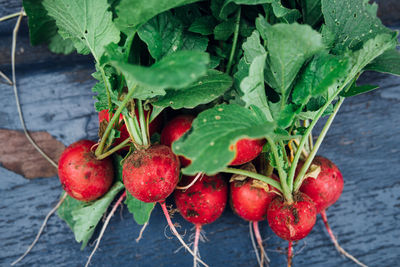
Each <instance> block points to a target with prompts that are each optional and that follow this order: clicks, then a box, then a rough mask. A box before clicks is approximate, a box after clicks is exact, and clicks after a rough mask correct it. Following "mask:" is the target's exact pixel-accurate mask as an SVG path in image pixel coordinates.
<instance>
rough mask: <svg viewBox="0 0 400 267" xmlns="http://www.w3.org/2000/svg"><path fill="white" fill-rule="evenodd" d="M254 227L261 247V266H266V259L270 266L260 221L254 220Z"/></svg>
mask: <svg viewBox="0 0 400 267" xmlns="http://www.w3.org/2000/svg"><path fill="white" fill-rule="evenodd" d="M253 229H254V235H255V236H256V240H257V244H258V246H259V248H260V259H261V261H260V266H264V260H265V265H267V266H268V263H269V262H270V260H269V258H268V255H267V253H266V252H265V250H264V245H263V240H262V238H261V234H260V230H259V228H258V222H253Z"/></svg>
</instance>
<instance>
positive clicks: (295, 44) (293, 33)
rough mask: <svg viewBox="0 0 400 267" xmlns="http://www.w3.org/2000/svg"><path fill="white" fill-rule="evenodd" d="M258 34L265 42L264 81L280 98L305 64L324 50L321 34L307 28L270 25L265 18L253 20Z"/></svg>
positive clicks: (291, 25)
mask: <svg viewBox="0 0 400 267" xmlns="http://www.w3.org/2000/svg"><path fill="white" fill-rule="evenodd" d="M256 26H257V29H258V31H259V32H260V34H261V36H262V37H263V39H264V40H266V41H267V52H268V58H267V66H266V72H265V74H266V77H265V78H266V82H267V83H268V84H269V85H270V86H271V87H272V88H274V89H275V90H276V91H277V92H278V93H281V94H282V95H283V99H286V97H287V96H288V94H287V91H288V89H289V87H290V85H291V84H292V82H293V81H294V79H295V78H296V76H297V73H298V72H299V70H300V68H301V67H302V65H303V64H304V62H305V61H306V60H307V59H309V58H310V57H312V56H313V55H314V54H316V53H318V52H319V51H321V50H323V49H324V46H323V44H322V38H321V35H320V34H319V33H318V32H316V31H314V30H313V29H312V28H311V27H310V26H308V25H300V24H297V23H294V24H275V25H273V26H271V25H269V24H268V23H267V22H266V21H265V19H264V18H262V17H259V18H257V20H256Z"/></svg>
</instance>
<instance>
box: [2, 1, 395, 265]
mask: <svg viewBox="0 0 400 267" xmlns="http://www.w3.org/2000/svg"><path fill="white" fill-rule="evenodd" d="M388 2H391V3H395V4H396V2H395V1H388ZM397 3H398V1H397ZM19 5H20V3H19V1H5V0H0V16H1V15H2V14H6V13H11V12H13V11H18V6H19ZM8 11H10V12H8ZM395 21H397V22H398V21H399V20H395ZM7 23H8V22H7ZM7 23H6V24H0V40H1V41H0V51H1V52H0V70H2V71H5V72H6V73H7V74H8V75H9V74H10V72H9V61H8V60H7V58H8V56H2V55H1V54H2V52H3V51H6V49H5V48H4V47H5V46H8V45H9V44H7V43H9V42H10V39H9V37H7V38H8V39H7V38H6V39H3V38H2V37H3V36H6V35H7V34H9V33H10V32H11V30H12V23H11V22H10V23H8V24H7ZM3 25H6V26H3ZM20 38H21V39H20V42H18V49H19V48H20V47H24V51H25V52H24V53H23V54H22V55H19V56H18V58H17V62H18V66H17V75H18V84H19V88H20V96H21V103H22V109H23V111H24V116H25V119H26V121H27V125H28V128H29V129H30V130H33V131H47V132H49V133H50V134H51V135H52V136H54V137H56V138H57V139H58V140H60V141H61V142H63V143H64V144H66V145H68V144H70V143H72V142H74V141H76V140H78V139H82V138H91V139H96V135H97V115H96V113H95V112H94V109H93V102H94V101H93V99H92V97H93V94H92V93H91V92H90V88H91V87H92V86H93V84H94V81H93V80H92V79H91V78H90V74H91V73H92V72H93V64H92V61H91V59H90V58H89V57H82V56H68V57H64V56H54V55H52V54H50V53H48V52H47V50H46V48H44V47H35V48H31V47H30V46H29V44H28V38H27V31H26V28H25V29H22V30H21V33H20ZM3 40H5V41H3ZM2 49H3V50H2ZM7 51H8V50H7ZM22 56H23V58H22ZM362 79H363V81H364V82H368V83H377V84H379V85H381V87H382V88H381V89H379V90H378V91H375V92H371V93H368V94H365V95H362V96H357V97H354V98H350V99H348V100H346V101H345V104H344V105H343V107H342V109H341V111H340V113H339V114H338V116H337V119H336V120H335V122H334V124H333V126H332V127H331V130H330V131H329V133H328V135H327V137H326V141H325V142H324V144H323V146H322V148H321V152H320V153H321V154H322V155H325V156H327V157H329V158H330V159H332V160H333V161H334V162H335V163H336V164H337V165H338V166H339V167H340V169H341V171H342V172H343V175H344V179H345V189H344V192H343V195H342V197H341V199H340V200H339V201H338V202H337V204H335V205H334V206H333V207H331V208H330V209H329V210H328V212H327V213H328V217H329V219H330V221H331V226H332V227H333V229H334V231H335V232H336V233H337V234H338V238H339V241H340V242H341V244H342V245H343V246H344V247H345V248H346V249H348V250H349V251H350V252H352V253H353V254H354V255H356V256H359V258H360V259H361V260H362V261H364V262H366V263H368V264H369V265H370V266H396V263H397V264H398V263H399V262H400V240H399V238H398V237H399V236H400V224H399V221H400V216H399V207H400V182H399V179H398V177H399V175H398V174H399V172H400V156H399V151H400V144H399V137H398V136H399V134H400V115H399V108H400V78H398V77H389V76H387V75H379V74H370V73H367V74H366V75H364V77H363V78H362ZM0 92H1V98H0V105H1V106H2V109H1V110H0V128H7V129H13V130H20V129H21V126H20V124H19V121H18V116H17V113H16V108H15V100H14V96H13V94H12V91H11V87H9V86H7V85H5V84H0ZM320 127H321V126H320V125H319V129H320ZM0 145H1V144H0ZM60 192H61V187H60V184H59V182H58V179H56V178H55V179H37V180H34V181H28V180H26V179H24V178H22V177H21V176H20V175H17V174H15V173H12V172H10V171H7V170H6V169H4V168H1V167H0V196H1V200H0V211H1V216H0V244H1V248H2V249H1V250H0V265H1V266H7V265H8V264H9V263H11V262H12V261H13V260H15V259H16V258H17V257H18V256H19V255H20V254H21V253H22V252H23V251H24V250H25V249H26V247H27V246H28V245H29V244H30V242H31V241H32V240H33V238H34V236H35V234H36V231H37V229H38V228H39V226H40V224H41V221H42V220H43V218H44V216H45V214H46V213H47V212H48V211H49V210H50V209H51V208H52V207H53V206H54V205H55V203H56V202H57V199H58V196H59V194H60ZM174 221H176V222H178V223H180V224H181V225H182V228H181V229H182V232H183V231H184V230H187V231H188V232H187V234H186V240H187V239H188V237H189V235H190V233H192V232H191V231H190V228H191V225H190V224H188V223H186V222H184V221H183V219H182V218H181V217H180V216H179V215H176V216H175V217H174ZM165 226H166V223H165V220H164V218H163V216H162V213H161V210H160V209H159V208H158V207H157V208H156V210H155V211H154V213H153V214H152V217H151V222H150V225H149V227H148V228H147V230H146V232H145V233H144V236H143V240H142V241H141V242H140V243H139V244H136V242H135V241H134V239H135V238H136V237H137V234H138V232H139V229H140V227H139V226H137V225H136V224H135V223H134V221H133V220H132V217H131V215H130V214H129V213H128V212H127V210H126V209H124V211H123V212H122V218H121V216H120V213H119V212H118V213H117V214H116V215H115V216H114V217H113V218H112V220H111V224H110V226H109V229H108V230H107V231H106V234H105V236H104V239H103V241H102V243H101V245H100V250H99V251H98V253H97V254H96V255H95V257H94V259H93V264H92V266H113V265H121V266H187V265H191V257H190V256H189V255H188V254H186V253H184V252H183V251H180V252H178V253H174V251H175V250H176V249H177V248H178V247H179V243H178V242H177V241H176V240H169V239H167V238H166V237H165V236H164V228H165ZM204 230H205V231H206V235H207V238H208V239H209V241H208V242H207V243H201V244H200V252H201V255H202V258H203V259H204V260H205V261H206V262H207V263H209V264H210V265H211V266H224V265H225V266H246V265H250V266H256V261H255V256H254V252H253V251H252V247H251V243H250V239H249V236H248V226H247V223H246V222H244V221H242V220H240V219H239V218H237V217H236V216H235V215H233V214H232V212H231V211H230V209H229V208H228V209H227V210H226V211H225V213H224V215H223V217H222V218H221V219H219V220H218V221H217V222H215V223H214V224H212V225H209V226H205V227H204ZM261 231H262V234H263V236H264V237H265V238H270V239H268V241H267V244H268V248H269V249H271V250H274V251H276V250H277V249H279V248H284V247H285V246H286V243H285V242H284V241H282V240H280V239H279V238H277V237H276V236H274V235H273V234H272V232H271V230H270V229H269V227H268V226H267V224H266V223H265V222H264V223H262V224H261ZM167 234H168V235H169V236H171V235H170V234H169V232H168V231H167ZM303 244H306V248H305V249H304V250H303V251H302V252H301V253H300V254H299V255H297V256H296V258H295V259H294V266H328V267H330V266H332V267H333V266H353V264H352V263H351V262H349V261H348V260H346V259H344V258H342V257H340V256H339V255H338V254H337V252H336V251H335V249H334V247H333V246H332V245H331V243H330V241H329V239H328V236H327V235H326V233H325V232H324V227H323V224H322V222H321V221H318V222H317V224H316V226H315V228H314V229H313V231H312V233H311V234H310V236H308V237H307V238H306V239H305V240H304V241H301V242H299V244H298V245H297V246H296V249H299V248H300V247H302V246H303ZM79 248H80V245H79V244H77V243H76V242H75V241H74V237H73V235H72V233H71V231H70V230H69V228H68V227H67V226H66V224H65V223H64V222H63V221H61V220H60V219H59V218H57V217H54V218H52V219H51V220H50V222H49V225H48V226H47V228H46V231H45V234H44V235H43V237H42V238H41V240H40V241H39V243H38V244H37V246H36V247H35V248H34V250H33V251H32V253H31V254H30V255H29V256H28V257H27V258H26V259H25V260H24V261H23V262H22V263H21V266H82V265H84V263H85V262H86V259H87V256H88V255H89V253H90V248H87V249H85V250H84V251H80V249H79ZM269 254H270V257H271V259H272V262H273V263H272V265H271V266H284V265H285V264H286V260H285V255H282V254H280V253H277V252H269Z"/></svg>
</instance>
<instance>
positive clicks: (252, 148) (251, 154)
mask: <svg viewBox="0 0 400 267" xmlns="http://www.w3.org/2000/svg"><path fill="white" fill-rule="evenodd" d="M264 144H265V140H263V139H247V138H244V139H240V140H239V141H237V142H236V144H235V145H234V146H231V147H230V150H232V151H235V158H234V159H233V160H232V161H231V163H230V164H229V165H242V164H245V163H247V162H250V161H252V160H253V159H255V158H256V157H257V156H258V155H259V154H260V153H261V151H262V149H263V146H264Z"/></svg>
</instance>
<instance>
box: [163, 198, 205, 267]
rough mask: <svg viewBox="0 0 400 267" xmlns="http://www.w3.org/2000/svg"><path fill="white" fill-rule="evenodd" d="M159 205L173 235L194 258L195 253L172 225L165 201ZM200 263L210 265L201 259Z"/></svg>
mask: <svg viewBox="0 0 400 267" xmlns="http://www.w3.org/2000/svg"><path fill="white" fill-rule="evenodd" d="M159 203H160V206H161V208H162V210H163V212H164V216H165V219H167V222H168V226H169V228H170V229H171V231H172V233H173V234H174V235H175V236H176V238H178V240H179V242H181V244H182V246H183V247H184V248H185V249H186V250H187V251H189V253H190V254H192V256H193V257H195V254H194V252H193V251H192V250H191V249H190V248H189V246H188V245H187V244H186V243H185V241H183V239H182V237H181V235H180V234H179V233H178V231H177V230H176V228H175V226H174V224H173V223H172V221H171V217H170V216H169V212H168V209H167V206H166V205H165V201H161V202H159ZM198 261H199V262H200V263H201V264H203V265H204V266H206V267H208V265H207V264H206V263H205V262H203V261H202V260H201V259H198Z"/></svg>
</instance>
